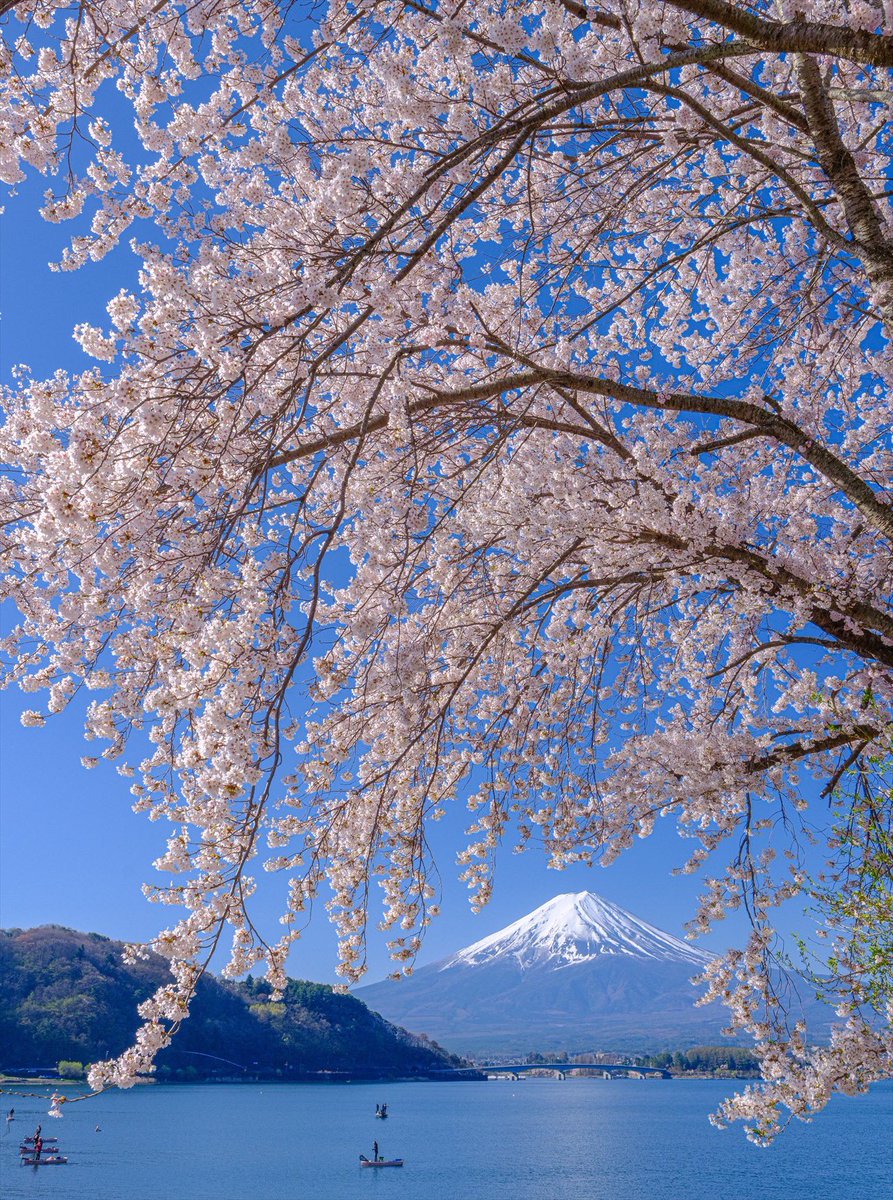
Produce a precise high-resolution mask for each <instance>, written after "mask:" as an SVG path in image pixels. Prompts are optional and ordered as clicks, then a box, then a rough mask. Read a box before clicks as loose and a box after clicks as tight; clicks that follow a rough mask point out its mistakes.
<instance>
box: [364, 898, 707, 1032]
mask: <svg viewBox="0 0 893 1200" xmlns="http://www.w3.org/2000/svg"><path fill="white" fill-rule="evenodd" d="M710 957H711V956H710V955H709V954H705V953H704V952H703V951H702V950H700V949H696V948H695V947H694V946H690V945H688V944H686V943H685V942H683V941H681V940H680V939H679V938H678V937H674V936H673V935H672V934H670V933H665V932H664V931H663V930H661V929H656V928H655V927H654V926H653V925H649V924H648V922H647V921H642V920H640V919H639V918H638V917H634V916H633V914H632V913H629V912H627V911H626V910H625V909H623V908H621V907H620V906H619V905H617V904H612V903H611V901H610V900H605V899H604V898H603V897H602V896H597V895H595V894H594V893H593V892H571V893H567V894H565V895H562V896H555V897H554V899H552V900H550V901H549V902H548V903H547V904H543V905H542V906H541V907H540V908H538V909H536V910H535V911H534V912H532V913H529V914H528V915H527V916H526V917H521V919H520V920H518V921H515V922H514V923H513V924H511V925H508V926H507V927H506V928H505V929H500V930H499V931H498V932H497V933H491V934H490V935H489V936H488V937H485V938H481V940H480V941H477V942H475V943H474V944H473V945H471V946H466V948H465V949H464V950H459V951H458V952H457V953H456V954H451V955H450V956H449V957H448V958H445V959H442V960H441V961H440V962H435V963H431V964H430V965H429V966H425V967H420V968H418V969H417V970H416V971H415V972H414V974H413V975H412V976H411V977H410V978H408V979H400V980H385V981H384V982H382V983H373V984H370V985H368V986H366V987H362V988H358V989H357V995H358V996H359V998H360V999H361V1000H364V1001H365V1002H366V1003H367V1004H368V1005H370V1006H371V1007H372V1008H375V1009H378V1011H379V1012H381V1013H382V1014H383V1015H384V1016H385V1017H387V1019H388V1020H390V1021H394V1022H396V1023H397V1024H400V1025H404V1026H406V1028H408V1029H412V1030H413V1031H415V1032H417V1033H427V1034H428V1035H429V1036H430V1037H433V1038H435V1039H436V1040H437V1041H439V1042H441V1043H442V1044H443V1045H445V1046H447V1047H448V1048H449V1049H451V1050H457V1051H459V1052H460V1053H472V1054H474V1053H488V1052H491V1051H508V1052H510V1053H514V1052H516V1051H517V1052H527V1051H529V1050H531V1049H539V1050H547V1049H566V1050H568V1051H570V1050H572V1049H573V1050H586V1049H592V1048H593V1047H600V1048H602V1049H607V1048H611V1049H622V1050H625V1051H628V1052H638V1051H639V1050H646V1049H649V1048H651V1049H654V1048H662V1047H664V1046H666V1045H668V1044H670V1045H673V1046H681V1045H692V1044H695V1043H696V1042H698V1041H718V1040H719V1039H720V1036H721V1034H720V1031H721V1029H722V1028H723V1026H724V1025H725V1024H726V1022H727V1017H726V1014H725V1012H724V1011H718V1010H717V1006H716V1005H715V1004H712V1005H709V1006H708V1007H706V1008H698V1007H696V1001H697V1000H698V997H699V995H700V993H701V989H700V988H698V987H697V986H695V985H693V984H692V982H691V980H692V977H693V976H696V975H699V974H700V973H701V972H702V971H703V969H704V966H705V965H706V964H707V962H709V961H710Z"/></svg>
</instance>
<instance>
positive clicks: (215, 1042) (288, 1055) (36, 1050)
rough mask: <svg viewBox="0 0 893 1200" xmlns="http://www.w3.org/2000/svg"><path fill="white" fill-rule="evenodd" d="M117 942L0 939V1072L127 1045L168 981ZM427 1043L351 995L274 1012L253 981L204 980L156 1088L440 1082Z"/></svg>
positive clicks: (294, 987) (285, 1002) (295, 1001)
mask: <svg viewBox="0 0 893 1200" xmlns="http://www.w3.org/2000/svg"><path fill="white" fill-rule="evenodd" d="M122 948H123V946H122V943H121V942H116V941H112V940H111V939H110V938H107V937H103V936H102V935H101V934H98V933H78V932H77V931H75V930H72V929H65V928H63V927H61V926H58V925H45V926H41V927H40V928H38V929H27V930H21V929H10V930H2V931H0V1069H2V1070H5V1071H15V1070H18V1069H21V1068H23V1067H34V1066H40V1067H46V1066H56V1064H57V1063H59V1062H60V1061H67V1062H75V1063H78V1062H79V1063H84V1064H86V1063H91V1062H95V1061H97V1060H99V1059H103V1058H108V1057H110V1056H112V1055H115V1054H118V1053H120V1052H121V1051H122V1050H124V1049H125V1048H126V1047H127V1046H128V1045H129V1044H130V1042H131V1040H132V1038H133V1033H134V1030H135V1029H136V1027H137V1025H138V1023H139V1018H138V1016H137V1012H136V1007H137V1005H138V1004H139V1002H140V1001H141V1000H144V999H145V998H146V997H147V996H148V995H150V994H151V992H153V991H154V989H155V988H156V987H157V986H158V985H159V984H161V983H162V982H165V981H166V980H167V979H168V978H169V976H168V974H167V967H166V964H165V962H164V960H163V959H161V958H157V957H153V958H152V959H150V960H149V961H148V962H144V963H140V964H138V965H136V966H128V965H125V963H124V962H123V961H122V958H121V951H122ZM458 1062H459V1060H458V1059H456V1058H454V1057H452V1056H450V1055H448V1054H447V1053H446V1052H445V1051H443V1050H441V1048H440V1047H439V1046H436V1045H435V1044H434V1043H432V1042H428V1041H427V1040H425V1039H424V1038H419V1037H415V1036H413V1035H412V1034H410V1033H407V1032H406V1030H404V1029H400V1028H398V1027H397V1026H396V1025H392V1024H390V1023H389V1022H387V1021H385V1020H384V1019H383V1018H382V1017H380V1016H379V1015H378V1014H377V1013H374V1012H372V1011H371V1010H370V1009H368V1008H367V1007H366V1005H365V1004H363V1003H362V1002H361V1001H360V1000H357V999H355V998H354V997H353V996H348V995H341V994H338V993H336V992H335V991H333V989H332V988H331V987H329V986H328V985H325V984H319V983H307V982H304V981H301V980H290V981H289V985H288V989H287V991H286V993H285V996H284V998H283V999H282V1000H281V1001H279V1002H276V1003H274V1002H272V1001H271V998H270V988H269V987H268V985H267V984H265V983H264V982H261V981H257V980H252V979H251V977H250V976H249V978H248V980H246V981H245V982H241V983H230V982H224V981H221V980H219V979H216V978H214V977H213V976H206V977H205V978H204V979H202V980H201V982H200V983H199V986H198V990H197V993H196V998H195V1001H194V1005H193V1015H192V1016H191V1017H190V1019H189V1020H188V1021H187V1022H186V1023H185V1024H184V1026H183V1028H182V1030H181V1032H180V1033H179V1034H178V1035H177V1038H176V1039H175V1043H174V1045H173V1046H171V1047H170V1048H169V1049H167V1050H165V1051H163V1052H162V1054H161V1055H160V1056H159V1059H158V1068H159V1076H160V1077H161V1078H174V1079H180V1078H186V1079H189V1078H197V1077H208V1076H215V1075H218V1076H219V1075H225V1076H234V1075H246V1076H263V1077H282V1078H301V1077H306V1076H312V1075H316V1074H318V1073H319V1072H324V1071H332V1072H339V1073H341V1072H345V1073H347V1074H349V1075H352V1076H355V1077H384V1076H412V1075H419V1076H424V1075H428V1074H434V1075H436V1076H438V1077H442V1075H443V1069H444V1068H449V1067H451V1066H455V1065H458Z"/></svg>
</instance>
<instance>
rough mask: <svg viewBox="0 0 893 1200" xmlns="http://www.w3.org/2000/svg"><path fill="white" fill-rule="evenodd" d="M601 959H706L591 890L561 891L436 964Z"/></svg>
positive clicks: (697, 962) (557, 964)
mask: <svg viewBox="0 0 893 1200" xmlns="http://www.w3.org/2000/svg"><path fill="white" fill-rule="evenodd" d="M606 955H625V956H627V957H629V958H641V959H654V960H658V961H670V962H684V963H690V964H691V965H692V967H693V968H698V967H703V966H705V964H706V963H708V962H709V961H710V955H709V954H704V953H703V951H701V950H697V949H695V947H694V946H690V945H688V944H687V943H686V942H683V941H680V940H679V938H676V937H673V935H672V934H670V933H664V932H663V930H661V929H656V928H655V926H654V925H649V924H648V922H647V921H642V920H640V919H639V918H638V917H634V916H633V915H632V913H629V912H627V911H626V909H623V908H621V907H620V906H619V905H618V904H612V903H611V901H610V900H605V899H604V897H603V896H597V895H596V894H595V892H565V893H564V894H563V895H560V896H555V897H554V898H553V899H552V900H549V901H548V902H547V903H546V904H543V905H541V907H540V908H537V909H535V910H534V911H533V912H532V913H528V915H527V916H526V917H521V919H520V920H519V921H515V922H514V924H512V925H508V926H506V928H505V929H500V930H499V931H498V932H497V933H491V934H490V935H489V937H485V938H481V940H480V941H479V942H475V943H474V944H473V945H471V946H466V948H465V949H464V950H459V951H458V953H456V954H453V955H451V956H450V957H449V958H445V959H444V960H443V961H442V962H440V963H437V964H435V965H436V967H437V969H438V970H440V971H447V970H450V969H451V968H454V967H459V966H482V965H483V964H485V963H494V962H496V961H497V960H499V959H509V958H511V959H514V960H515V962H517V964H518V966H520V967H521V968H522V969H529V968H532V967H540V968H543V967H545V968H547V969H552V970H559V969H561V968H563V967H568V966H578V965H580V964H582V963H587V962H592V961H594V960H596V959H600V958H603V957H604V956H606Z"/></svg>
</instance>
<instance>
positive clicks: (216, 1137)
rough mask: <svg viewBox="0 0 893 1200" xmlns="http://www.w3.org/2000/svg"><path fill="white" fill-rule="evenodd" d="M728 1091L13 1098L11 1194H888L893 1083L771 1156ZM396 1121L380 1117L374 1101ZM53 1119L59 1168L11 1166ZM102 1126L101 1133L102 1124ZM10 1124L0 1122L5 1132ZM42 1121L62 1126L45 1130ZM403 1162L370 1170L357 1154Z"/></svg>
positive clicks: (800, 1131) (531, 1086) (1, 1163)
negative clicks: (733, 1115) (749, 1133)
mask: <svg viewBox="0 0 893 1200" xmlns="http://www.w3.org/2000/svg"><path fill="white" fill-rule="evenodd" d="M733 1087H734V1085H733V1084H729V1083H725V1082H714V1081H694V1080H686V1081H682V1080H673V1081H667V1082H657V1081H648V1082H646V1081H636V1080H625V1081H620V1080H617V1081H614V1082H606V1081H603V1080H567V1081H565V1082H560V1081H558V1080H551V1079H542V1080H540V1079H528V1080H524V1081H521V1082H500V1083H495V1082H493V1083H398V1084H332V1085H328V1086H327V1085H324V1084H316V1085H306V1084H305V1085H300V1084H284V1085H278V1086H277V1085H276V1084H259V1085H256V1086H255V1085H235V1084H232V1085H231V1084H219V1085H213V1084H206V1085H193V1086H179V1087H177V1086H163V1087H162V1086H153V1087H141V1088H134V1089H133V1090H132V1091H129V1092H115V1093H110V1094H109V1095H107V1096H101V1097H99V1098H98V1099H97V1100H93V1101H90V1102H88V1103H85V1104H78V1105H76V1106H73V1107H72V1108H71V1109H69V1110H68V1111H67V1115H66V1116H65V1118H64V1119H63V1120H62V1121H49V1122H48V1121H46V1120H45V1119H44V1118H45V1113H46V1107H47V1106H46V1105H43V1104H41V1103H40V1102H39V1101H37V1100H25V1099H20V1098H16V1097H10V1100H9V1103H10V1104H12V1103H13V1102H14V1103H15V1107H16V1120H15V1122H14V1123H13V1124H12V1125H11V1126H10V1127H9V1128H8V1130H7V1131H6V1132H4V1133H3V1134H2V1135H0V1169H2V1195H3V1196H4V1197H8V1198H10V1200H12V1198H16V1200H18V1198H19V1197H24V1196H27V1197H53V1200H55V1198H56V1197H58V1198H60V1200H66V1198H67V1200H187V1198H188V1200H344V1198H347V1197H350V1198H351V1200H354V1198H355V1197H359V1198H360V1200H366V1198H367V1197H370V1196H372V1197H374V1198H375V1200H391V1197H393V1198H394V1200H397V1198H398V1197H399V1200H441V1198H443V1200H484V1198H489V1197H491V1196H493V1195H494V1194H499V1195H506V1196H509V1197H511V1198H512V1200H602V1198H604V1200H680V1198H684V1200H751V1198H753V1200H854V1197H858V1200H888V1198H889V1196H890V1194H891V1188H890V1182H891V1179H893V1086H891V1085H886V1084H885V1085H880V1086H878V1087H876V1088H875V1089H873V1091H872V1093H871V1094H870V1095H868V1096H863V1097H859V1098H857V1099H855V1100H850V1101H844V1100H839V1101H835V1102H834V1104H833V1105H832V1106H831V1109H830V1110H829V1111H828V1112H826V1113H824V1114H822V1115H821V1116H819V1117H818V1118H817V1119H816V1120H815V1121H814V1122H813V1123H812V1124H810V1125H800V1124H797V1125H796V1126H795V1127H793V1128H792V1129H791V1130H790V1132H789V1134H788V1135H787V1136H786V1137H785V1138H784V1139H783V1141H782V1142H781V1143H780V1144H779V1145H776V1146H774V1147H771V1148H770V1149H768V1150H761V1149H758V1148H756V1147H754V1146H751V1145H750V1144H749V1143H747V1142H745V1140H744V1138H743V1135H742V1133H741V1132H740V1130H729V1131H726V1132H719V1131H718V1130H715V1129H713V1128H712V1127H711V1126H710V1125H709V1124H708V1122H707V1114H708V1113H709V1112H710V1111H711V1110H712V1109H714V1108H715V1107H716V1105H717V1104H718V1103H719V1101H720V1099H721V1098H722V1097H723V1096H724V1095H726V1094H727V1093H728V1092H729V1091H730V1090H732V1089H733ZM382 1101H387V1102H388V1104H389V1106H390V1117H389V1119H388V1120H387V1121H376V1119H375V1105H376V1103H379V1102H382ZM38 1120H43V1124H44V1132H45V1133H50V1134H54V1135H56V1136H57V1137H58V1138H59V1141H60V1144H61V1146H62V1148H63V1152H65V1153H67V1154H68V1155H69V1158H70V1165H69V1166H67V1167H45V1168H40V1169H29V1168H23V1167H20V1166H19V1165H18V1144H19V1141H20V1139H21V1137H22V1136H23V1135H24V1134H25V1133H28V1132H31V1131H32V1127H33V1125H34V1124H36V1122H37V1121H38ZM97 1124H99V1125H100V1126H101V1132H98V1133H97V1132H95V1126H96V1125H97ZM4 1125H5V1122H4ZM48 1126H52V1128H51V1129H50V1128H49V1127H48ZM376 1139H377V1140H378V1142H379V1148H380V1151H381V1153H382V1155H384V1156H386V1157H395V1156H398V1155H399V1156H402V1157H403V1158H405V1160H406V1166H405V1167H404V1168H403V1170H402V1171H400V1170H381V1171H369V1170H366V1171H361V1170H360V1169H359V1155H360V1154H361V1153H365V1154H368V1155H371V1153H372V1143H373V1141H374V1140H376Z"/></svg>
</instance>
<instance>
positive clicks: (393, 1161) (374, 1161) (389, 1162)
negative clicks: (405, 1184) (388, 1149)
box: [360, 1154, 403, 1167]
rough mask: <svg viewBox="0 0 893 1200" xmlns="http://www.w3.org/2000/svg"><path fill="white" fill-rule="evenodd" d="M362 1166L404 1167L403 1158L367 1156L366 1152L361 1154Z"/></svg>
mask: <svg viewBox="0 0 893 1200" xmlns="http://www.w3.org/2000/svg"><path fill="white" fill-rule="evenodd" d="M360 1166H361V1167H402V1166H403V1159H402V1158H367V1157H366V1155H365V1154H361V1155H360Z"/></svg>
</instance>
